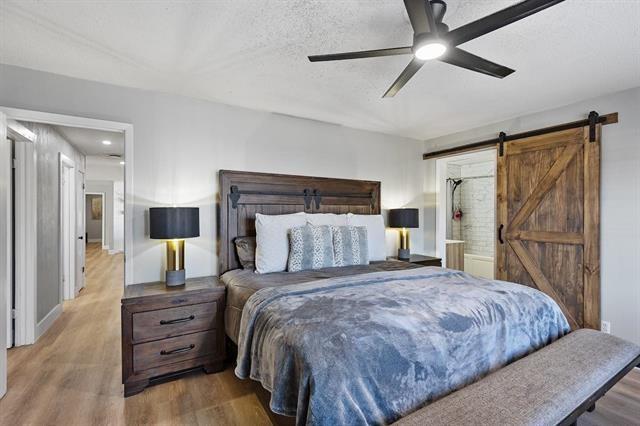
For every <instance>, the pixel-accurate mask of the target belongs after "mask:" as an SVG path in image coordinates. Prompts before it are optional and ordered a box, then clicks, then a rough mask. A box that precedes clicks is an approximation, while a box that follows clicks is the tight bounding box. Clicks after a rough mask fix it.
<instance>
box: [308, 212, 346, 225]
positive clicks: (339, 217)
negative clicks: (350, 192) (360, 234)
mask: <svg viewBox="0 0 640 426" xmlns="http://www.w3.org/2000/svg"><path fill="white" fill-rule="evenodd" d="M307 223H308V224H309V225H313V226H322V225H332V226H347V215H346V214H335V213H313V214H309V213H307Z"/></svg>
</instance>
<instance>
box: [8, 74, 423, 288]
mask: <svg viewBox="0 0 640 426" xmlns="http://www.w3.org/2000/svg"><path fill="white" fill-rule="evenodd" d="M0 105H4V106H8V107H16V108H25V109H30V110H36V111H47V112H53V113H60V114H69V115H79V116H84V117H91V118H98V119H105V120H113V121H120V122H126V123H132V124H133V127H134V144H133V145H134V146H133V151H134V153H133V156H134V158H133V162H131V161H130V159H129V158H127V159H126V161H127V166H126V167H127V169H126V173H127V174H128V173H129V172H130V171H131V169H130V166H131V165H132V166H133V184H134V187H133V194H132V195H133V197H134V201H133V206H132V207H133V215H132V217H131V218H127V221H129V220H131V221H132V224H133V235H132V238H133V246H132V247H129V246H127V247H126V253H125V256H126V259H127V260H126V261H127V264H128V265H130V266H131V267H132V268H133V279H132V280H131V281H132V282H144V281H154V280H159V279H161V278H162V268H163V259H164V256H163V247H162V244H160V243H159V242H158V241H153V240H150V239H149V238H148V235H147V230H146V222H145V217H146V216H145V215H146V212H147V210H148V208H149V207H151V206H158V205H173V204H175V205H184V206H197V207H200V235H201V236H200V237H199V238H195V239H191V240H189V241H188V242H187V247H186V252H187V253H186V270H187V274H188V275H189V276H203V275H211V274H215V273H216V272H217V257H216V256H217V253H216V234H215V232H216V219H215V217H216V214H215V205H216V193H217V192H218V187H217V183H218V176H217V173H218V171H219V170H220V169H236V170H252V171H260V172H280V173H292V174H303V175H318V176H331V177H343V178H355V179H372V180H380V181H382V200H381V201H382V207H383V209H389V208H395V207H402V206H412V207H421V206H423V203H424V199H423V195H422V194H423V185H424V182H425V179H424V162H423V161H422V159H421V154H422V150H423V144H422V141H416V140H413V139H407V138H401V137H395V136H389V135H384V134H380V133H374V132H367V131H362V130H356V129H351V128H348V127H344V126H338V125H333V124H328V123H322V122H318V121H313V120H305V119H301V118H295V117H290V116H285V115H279V114H273V113H269V112H263V111H255V110H250V109H245V108H239V107H233V106H228V105H223V104H219V103H213V102H207V101H201V100H197V99H190V98H185V97H180V96H174V95H167V94H162V93H155V92H148V91H142V90H134V89H128V88H124V87H117V86H112V85H107V84H101V83H96V82H91V81H85V80H79V79H74V78H68V77H62V76H58V75H54V74H49V73H43V72H38V71H33V70H28V69H24V68H19V67H13V66H7V65H0ZM130 190H131V188H127V191H130ZM421 234H422V232H419V231H418V232H413V233H412V234H411V235H412V241H411V243H412V247H413V250H414V251H415V252H416V253H418V252H420V251H422V243H423V240H422V238H421ZM387 238H388V247H387V249H388V253H389V254H392V253H394V251H395V247H396V246H397V240H398V233H397V231H392V230H389V231H388V232H387Z"/></svg>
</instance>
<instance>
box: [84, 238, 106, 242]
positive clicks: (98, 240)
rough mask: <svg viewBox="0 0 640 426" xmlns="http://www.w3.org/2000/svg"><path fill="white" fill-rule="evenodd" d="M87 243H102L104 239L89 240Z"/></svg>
mask: <svg viewBox="0 0 640 426" xmlns="http://www.w3.org/2000/svg"><path fill="white" fill-rule="evenodd" d="M87 242H89V243H101V242H102V238H88V239H87Z"/></svg>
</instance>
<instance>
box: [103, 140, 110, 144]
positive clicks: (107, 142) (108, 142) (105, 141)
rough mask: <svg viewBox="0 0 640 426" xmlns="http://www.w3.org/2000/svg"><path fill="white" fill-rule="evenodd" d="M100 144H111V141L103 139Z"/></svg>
mask: <svg viewBox="0 0 640 426" xmlns="http://www.w3.org/2000/svg"><path fill="white" fill-rule="evenodd" d="M102 145H111V141H107V140H104V141H102Z"/></svg>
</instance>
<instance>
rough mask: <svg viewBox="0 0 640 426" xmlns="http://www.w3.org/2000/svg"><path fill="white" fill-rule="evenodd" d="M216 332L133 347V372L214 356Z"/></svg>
mask: <svg viewBox="0 0 640 426" xmlns="http://www.w3.org/2000/svg"><path fill="white" fill-rule="evenodd" d="M215 351H216V331H215V330H210V331H205V332H201V333H193V334H187V335H185V336H178V337H172V338H169V339H164V340H158V341H155V342H148V343H140V344H137V345H134V347H133V370H134V371H135V372H140V371H143V370H148V369H152V368H156V367H160V366H162V365H166V364H172V363H174V362H180V361H187V360H190V359H194V358H199V357H203V356H207V355H211V354H214V353H215Z"/></svg>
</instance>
